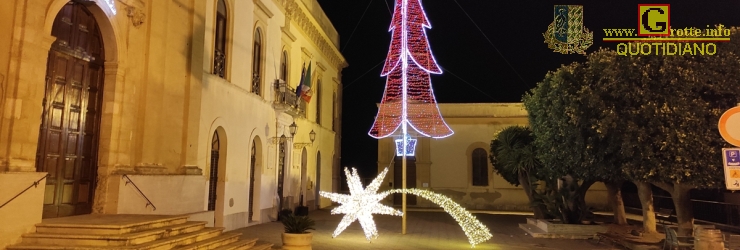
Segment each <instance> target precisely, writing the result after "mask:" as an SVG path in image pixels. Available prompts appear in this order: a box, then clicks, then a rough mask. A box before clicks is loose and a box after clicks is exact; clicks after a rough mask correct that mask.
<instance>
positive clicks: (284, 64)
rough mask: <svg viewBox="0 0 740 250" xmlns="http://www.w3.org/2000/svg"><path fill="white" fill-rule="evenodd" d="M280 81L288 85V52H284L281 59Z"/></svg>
mask: <svg viewBox="0 0 740 250" xmlns="http://www.w3.org/2000/svg"><path fill="white" fill-rule="evenodd" d="M280 79H283V81H285V82H286V83H288V52H287V51H284V50H283V56H282V57H281V58H280Z"/></svg>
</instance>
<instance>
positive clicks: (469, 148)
mask: <svg viewBox="0 0 740 250" xmlns="http://www.w3.org/2000/svg"><path fill="white" fill-rule="evenodd" d="M439 109H440V111H441V112H442V116H443V117H444V119H445V121H446V122H447V124H448V125H450V127H451V128H452V130H453V131H454V132H455V133H454V134H453V135H452V136H450V137H447V138H443V139H431V138H424V137H416V139H417V140H418V141H417V145H416V152H415V155H414V156H413V157H407V172H406V177H407V181H406V182H407V184H406V186H407V188H411V187H415V188H421V189H428V190H432V191H434V192H436V193H440V194H444V195H446V196H447V197H449V198H451V199H452V200H454V201H455V202H457V203H458V204H460V205H462V206H463V207H466V208H468V209H481V210H512V211H531V208H530V206H529V200H528V199H527V196H526V194H525V193H524V191H523V189H522V188H521V187H515V186H513V185H511V184H509V183H508V182H507V181H506V180H504V178H503V177H501V176H500V175H498V174H496V173H494V171H493V166H492V165H491V163H490V160H489V159H488V156H489V152H490V150H491V140H493V138H494V135H495V134H496V133H498V132H499V131H501V130H502V129H504V128H506V127H509V126H514V125H521V126H526V125H528V124H529V121H528V118H527V111H526V110H525V109H524V106H523V105H522V104H521V103H458V104H455V103H443V104H439ZM412 137H413V135H412ZM395 139H398V138H392V137H388V138H384V139H381V140H380V141H378V172H380V171H382V170H383V169H385V168H386V167H389V173H388V175H387V176H386V178H385V180H384V183H383V185H381V187H383V188H385V189H389V188H390V187H393V188H401V181H402V178H401V160H402V157H401V156H396V146H395V142H394V140H395ZM406 199H407V205H409V206H411V207H414V206H415V207H436V205H434V204H433V203H431V202H429V201H426V200H423V199H420V198H416V197H414V196H412V195H409V196H407V198H406ZM388 202H392V203H393V204H396V205H399V204H401V200H400V195H397V194H396V195H395V197H389V198H388ZM586 202H587V204H588V205H590V206H592V207H595V208H598V209H604V208H606V206H607V199H606V187H605V186H604V185H603V183H596V184H594V185H593V186H591V188H590V189H589V191H588V192H587V194H586Z"/></svg>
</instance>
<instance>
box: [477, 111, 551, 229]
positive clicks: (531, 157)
mask: <svg viewBox="0 0 740 250" xmlns="http://www.w3.org/2000/svg"><path fill="white" fill-rule="evenodd" d="M533 141H534V137H533V136H532V131H531V130H530V129H529V128H527V127H522V126H511V127H506V128H504V129H503V130H502V131H501V132H499V133H498V135H496V138H495V139H494V140H492V141H491V151H490V152H491V153H490V155H489V158H490V160H491V165H493V170H494V171H495V172H496V173H498V174H499V175H501V176H503V177H504V180H506V181H507V182H509V183H510V184H511V185H514V186H519V185H521V186H522V189H524V192H525V193H527V198H528V199H529V203H530V204H534V201H535V200H534V193H533V190H532V180H533V179H535V177H534V174H533V173H534V172H535V170H536V169H538V168H539V166H540V163H539V162H538V161H537V159H536V157H535V149H534V145H533ZM532 209H533V210H534V217H535V218H537V219H543V218H544V217H545V215H544V211H543V208H542V207H541V206H533V207H532Z"/></svg>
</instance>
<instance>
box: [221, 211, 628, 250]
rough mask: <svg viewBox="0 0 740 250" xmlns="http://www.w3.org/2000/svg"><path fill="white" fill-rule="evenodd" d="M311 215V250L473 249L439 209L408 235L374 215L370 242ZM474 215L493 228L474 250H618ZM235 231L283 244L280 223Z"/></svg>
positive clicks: (418, 214)
mask: <svg viewBox="0 0 740 250" xmlns="http://www.w3.org/2000/svg"><path fill="white" fill-rule="evenodd" d="M309 216H310V217H311V218H313V219H314V220H315V221H316V230H314V231H313V249H316V250H324V249H326V250H335V249H336V250H340V249H341V250H346V249H351V250H359V249H470V244H469V243H468V240H467V237H466V236H465V233H464V232H463V231H462V229H461V228H460V226H459V225H458V224H457V222H455V220H454V219H452V217H451V216H450V215H448V214H446V213H444V212H441V211H432V210H429V211H424V210H421V211H419V210H414V211H409V212H408V221H407V223H408V224H407V231H406V235H402V234H401V217H397V216H388V215H374V219H375V223H376V224H377V227H378V234H379V235H380V236H379V237H378V238H377V239H373V240H372V243H369V242H367V240H366V239H365V236H364V233H363V230H362V228H361V227H360V225H359V222H357V221H355V222H354V223H352V225H350V226H349V227H348V228H347V229H346V230H344V232H342V234H340V235H339V236H337V237H336V238H332V237H331V235H332V233H333V232H334V230H335V229H336V227H337V225H338V224H339V221H340V220H341V219H342V217H343V215H341V214H340V215H331V214H330V210H329V209H322V210H316V211H311V212H310V213H309ZM475 216H476V217H477V218H478V219H479V220H480V221H481V222H483V224H485V225H486V226H487V227H488V228H489V229H491V234H493V238H491V239H490V240H489V241H487V242H485V243H482V244H479V245H477V246H476V248H475V249H497V250H499V249H500V250H524V249H542V250H545V249H569V250H588V249H619V248H615V247H611V246H608V245H604V244H601V245H597V244H596V240H564V239H538V238H532V237H531V236H529V235H526V234H525V232H524V231H523V230H521V229H519V225H518V224H519V223H526V219H525V218H526V217H527V215H522V214H502V213H476V214H475ZM234 232H241V233H242V238H244V239H246V238H259V239H260V241H264V242H270V243H273V244H274V247H273V248H274V249H279V248H280V247H281V246H282V240H281V238H280V235H281V233H282V232H283V226H282V224H281V223H280V222H279V221H278V222H270V223H264V224H260V225H255V226H251V227H246V228H242V229H237V230H235V231H234Z"/></svg>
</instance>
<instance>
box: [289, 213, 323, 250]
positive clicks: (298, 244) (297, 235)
mask: <svg viewBox="0 0 740 250" xmlns="http://www.w3.org/2000/svg"><path fill="white" fill-rule="evenodd" d="M281 222H283V226H285V233H283V249H288V250H311V239H313V234H312V233H311V232H308V230H316V229H315V228H314V225H316V222H315V221H314V220H313V219H311V218H309V217H308V216H295V215H292V214H289V215H286V216H285V217H283V219H282V220H281Z"/></svg>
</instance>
